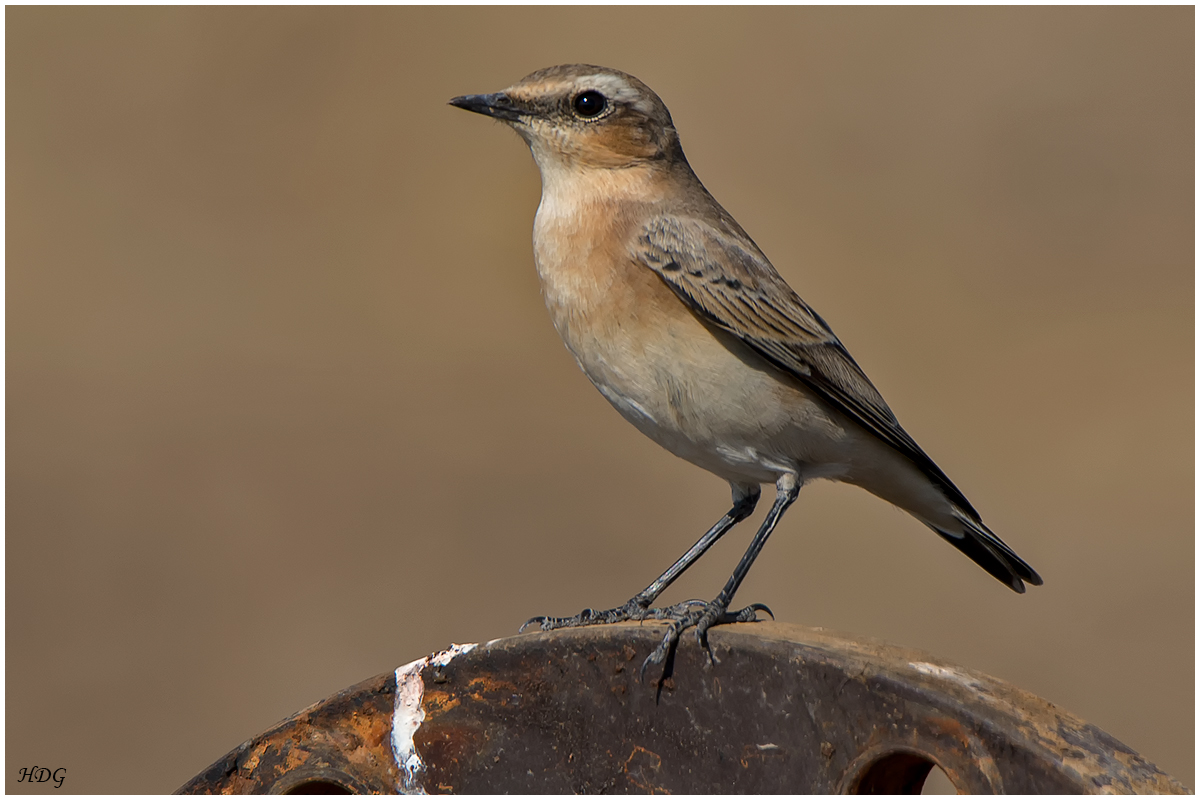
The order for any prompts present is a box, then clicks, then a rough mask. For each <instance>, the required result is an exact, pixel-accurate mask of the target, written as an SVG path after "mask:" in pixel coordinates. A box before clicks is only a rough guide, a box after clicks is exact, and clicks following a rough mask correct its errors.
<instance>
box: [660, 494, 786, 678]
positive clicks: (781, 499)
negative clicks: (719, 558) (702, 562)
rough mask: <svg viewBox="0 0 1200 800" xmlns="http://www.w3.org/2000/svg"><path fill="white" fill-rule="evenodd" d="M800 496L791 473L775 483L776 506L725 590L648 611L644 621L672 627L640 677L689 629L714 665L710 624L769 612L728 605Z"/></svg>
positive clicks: (762, 608)
mask: <svg viewBox="0 0 1200 800" xmlns="http://www.w3.org/2000/svg"><path fill="white" fill-rule="evenodd" d="M799 493H800V481H799V479H798V478H797V477H796V475H794V474H790V473H789V474H787V475H784V476H782V477H781V478H780V479H779V480H777V481H776V482H775V504H774V505H773V506H771V510H770V512H768V513H767V518H766V519H765V520H763V524H762V527H760V528H759V529H758V533H756V534H754V540H753V541H751V542H750V547H749V549H747V550H746V554H745V555H743V556H742V560H741V561H739V562H738V565H737V567H736V568H735V569H734V570H733V575H732V576H730V578H729V581H728V582H727V583H726V584H725V588H724V589H722V590H721V593H720V594H718V595H717V596H716V598H715V599H713V600H712V601H711V602H708V603H701V602H700V601H696V600H689V601H688V602H686V603H680V604H679V605H676V606H671V607H670V608H665V609H650V611H648V612H647V618H652V619H665V620H670V621H671V625H670V627H669V628H668V629H667V633H666V635H665V636H663V640H662V642H661V643H659V645H658V647H657V648H655V650H654V652H653V653H651V654H650V655H649V656H647V657H646V660H645V661H644V662H643V663H642V669H641V674H643V675H644V674H645V672H646V667H648V666H650V665H651V664H661V663H662V662H663V660H664V659H666V657H667V655H668V654H669V653H670V652H671V651H672V650H674V649H675V646H676V645H677V644H678V643H679V636H680V634H681V633H683V631H685V630H687V629H688V628H691V627H694V628H695V629H696V640H697V641H698V642H699V643H700V645H701V646H702V647H703V648H704V650H705V652H706V653H707V654H708V660H709V663H710V664H711V663H713V662H714V661H715V659H714V658H713V653H712V649H711V648H710V647H709V646H708V629H709V628H711V627H712V626H713V625H723V624H725V623H729V622H751V621H753V620H754V619H756V618H757V616H758V612H759V611H766V612H767V613H768V614H770V613H771V610H770V609H769V608H767V607H766V606H764V605H763V604H762V603H754V604H752V605H749V606H746V607H745V608H743V609H741V610H740V611H733V612H731V611H729V604H730V603H731V602H732V601H733V596H734V594H735V593H736V592H737V590H738V587H739V586H741V585H742V581H743V580H744V579H745V577H746V574H747V573H748V572H749V571H750V566H751V565H752V564H753V563H754V559H756V558H757V557H758V554H759V552H761V551H762V548H763V545H764V544H766V543H767V537H768V536H770V535H771V531H773V530H774V529H775V525H776V524H778V522H779V518H780V517H782V516H783V512H784V511H787V509H788V506H790V505H791V504H792V503H794V502H795V501H796V496H797V495H798V494H799ZM771 616H772V617H774V614H772V615H771Z"/></svg>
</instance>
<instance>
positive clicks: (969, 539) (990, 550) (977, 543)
mask: <svg viewBox="0 0 1200 800" xmlns="http://www.w3.org/2000/svg"><path fill="white" fill-rule="evenodd" d="M959 519H961V520H962V524H963V529H964V531H965V533H963V534H961V535H957V534H953V533H948V532H947V531H944V530H941V529H940V528H934V527H933V526H932V525H930V526H929V527H930V528H933V531H934V532H935V533H936V534H937V535H938V536H941V537H942V538H943V539H945V540H946V541H947V542H949V543H950V544H952V545H954V546H955V547H957V548H958V549H959V550H961V551H962V552H963V553H965V554H966V556H967V558H969V559H971V560H972V561H974V562H975V563H976V564H978V565H979V566H981V567H983V568H984V570H986V571H987V573H988V574H989V575H991V576H992V577H993V578H995V579H996V580H998V581H1000V582H1001V583H1003V584H1005V585H1006V586H1008V587H1009V588H1010V589H1012V590H1013V591H1014V592H1018V593H1021V594H1024V593H1025V581H1028V582H1029V583H1031V584H1033V585H1034V586H1041V585H1042V576H1040V575H1038V574H1037V572H1035V571H1034V569H1033V567H1031V566H1029V565H1028V564H1026V563H1025V561H1023V560H1022V559H1021V557H1020V556H1018V555H1017V554H1016V553H1014V552H1013V551H1012V548H1011V547H1009V546H1008V545H1006V544H1005V543H1004V542H1002V541H1001V540H1000V537H998V536H997V535H996V534H994V533H992V532H991V531H990V530H988V529H987V526H985V525H984V524H983V523H982V522H978V521H976V520H972V519H970V518H969V517H966V516H965V515H963V516H960V517H959Z"/></svg>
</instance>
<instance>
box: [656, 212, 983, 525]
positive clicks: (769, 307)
mask: <svg viewBox="0 0 1200 800" xmlns="http://www.w3.org/2000/svg"><path fill="white" fill-rule="evenodd" d="M734 224H735V225H736V223H734ZM721 227H726V226H721ZM744 236H745V234H743V233H741V231H740V230H728V231H726V230H720V229H718V228H717V227H714V226H713V225H712V224H710V223H708V222H705V221H702V220H696V219H679V218H666V217H660V218H658V219H656V220H654V221H652V222H650V223H649V224H648V225H647V226H646V227H645V228H644V229H643V230H642V233H641V235H640V237H639V238H638V241H637V246H636V252H635V258H636V259H637V260H638V261H640V262H641V263H642V264H644V265H645V266H647V267H649V268H650V269H652V270H654V272H656V273H658V275H659V277H661V278H662V279H663V280H664V281H665V282H666V284H667V285H668V286H669V287H671V289H672V290H673V291H674V292H675V294H676V295H677V296H678V297H679V298H680V299H682V300H683V301H684V302H685V303H687V305H688V306H689V307H690V308H691V309H692V310H693V311H695V312H696V313H698V314H700V315H701V316H702V317H704V318H705V319H706V320H707V321H709V322H711V323H713V324H716V325H718V326H719V327H721V328H723V329H724V330H727V331H729V332H730V333H732V334H734V335H736V336H737V337H738V338H740V339H742V340H743V341H744V342H746V344H748V345H749V346H750V347H752V348H753V349H754V350H756V351H757V352H758V353H760V354H761V355H762V356H763V357H764V358H766V359H767V360H769V361H770V362H771V363H772V364H774V365H775V366H776V367H777V368H778V369H780V370H782V371H783V372H785V373H788V374H791V375H793V376H794V377H796V378H797V379H799V380H800V381H803V382H804V384H805V385H807V386H809V387H810V388H812V389H813V390H815V391H816V392H817V393H818V394H820V395H821V396H822V397H823V398H825V400H826V401H828V402H829V403H830V404H832V405H833V406H834V407H835V408H837V409H839V410H840V411H842V412H843V413H845V414H847V415H848V416H850V417H851V418H852V419H855V420H856V421H858V422H859V423H860V424H861V425H863V427H865V428H866V429H867V430H869V431H871V433H873V434H875V435H876V436H877V437H879V438H880V439H881V440H883V441H884V442H886V443H887V444H889V445H890V446H892V447H894V448H895V449H896V450H898V451H899V452H901V453H902V454H904V455H905V456H907V457H908V458H909V459H910V460H911V461H912V462H913V463H914V464H916V466H917V467H918V468H919V469H921V471H922V472H924V473H925V474H926V475H928V476H929V478H930V479H931V480H933V481H934V482H935V483H936V484H937V485H938V486H940V487H941V488H942V490H943V491H944V492H945V493H946V496H947V498H948V499H949V500H950V501H951V502H953V503H954V504H955V505H956V506H958V507H959V508H960V509H961V510H962V511H964V512H965V513H967V514H968V515H970V516H971V517H973V518H974V519H976V520H978V519H979V514H978V513H977V512H976V511H975V509H974V508H972V507H971V504H970V502H968V500H967V498H966V497H964V496H963V494H962V492H960V491H959V490H958V488H957V487H956V486H955V485H954V484H953V483H951V482H950V479H949V478H948V477H946V474H945V473H943V472H942V470H941V469H940V468H939V467H938V466H937V464H935V463H933V460H932V459H930V458H929V456H927V455H926V454H925V452H924V451H923V450H921V448H920V447H918V446H917V443H916V442H915V441H913V439H912V437H911V436H909V435H908V433H907V432H905V430H904V429H903V428H902V427H900V423H899V422H898V421H897V420H896V417H895V415H894V414H893V413H892V411H891V409H890V408H888V406H887V403H885V402H884V400H883V397H882V396H881V395H880V394H879V391H878V390H877V389H876V388H875V387H874V386H873V385H872V384H871V382H870V381H869V380H868V379H867V376H866V375H865V374H864V373H863V371H862V369H861V368H859V366H858V364H856V363H855V362H854V359H853V358H851V357H850V354H849V353H848V352H846V349H845V347H843V346H842V343H841V342H840V341H838V338H837V337H836V336H835V335H834V334H833V331H831V330H830V329H829V326H828V325H826V324H825V321H824V320H822V319H821V318H820V317H819V316H818V315H817V313H816V312H815V311H813V310H812V309H811V308H809V306H808V304H807V303H805V302H804V301H803V300H802V299H800V297H799V296H798V295H797V294H796V293H795V292H794V291H792V289H791V287H790V286H788V285H787V283H785V282H784V280H783V278H782V277H780V275H779V273H777V272H776V271H775V268H774V267H772V266H771V264H770V262H769V261H767V259H766V257H765V256H764V255H763V254H762V252H761V251H759V250H758V248H757V247H755V246H754V245H753V243H752V242H749V240H748V238H743V237H744Z"/></svg>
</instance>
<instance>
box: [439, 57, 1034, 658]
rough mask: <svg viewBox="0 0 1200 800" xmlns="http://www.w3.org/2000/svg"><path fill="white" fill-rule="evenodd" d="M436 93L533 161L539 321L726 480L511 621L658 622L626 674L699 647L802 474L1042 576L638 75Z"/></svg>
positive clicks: (567, 77)
mask: <svg viewBox="0 0 1200 800" xmlns="http://www.w3.org/2000/svg"><path fill="white" fill-rule="evenodd" d="M450 103H451V104H452V105H454V106H457V107H459V108H463V109H466V110H468V111H474V112H477V113H479V114H486V115H487V116H490V117H494V118H496V119H498V120H502V121H503V122H505V123H507V124H508V125H509V126H510V127H512V128H513V130H515V131H516V132H517V133H518V134H520V136H521V137H522V138H523V139H524V140H525V142H526V143H527V144H528V145H529V149H530V151H532V153H533V158H534V160H535V161H536V162H537V166H538V169H539V170H540V171H541V176H542V199H541V204H540V205H539V206H538V210H537V216H536V218H535V220H534V225H533V250H534V260H535V263H536V265H537V272H538V277H539V278H540V279H541V287H542V294H543V296H544V298H545V301H546V306H547V308H548V309H549V310H550V316H551V318H552V319H553V321H554V326H555V328H556V329H557V330H558V333H559V335H560V336H562V338H563V341H564V342H565V343H566V345H567V347H568V349H570V351H571V353H572V354H573V355H574V356H575V360H576V361H577V362H578V363H579V366H580V368H581V369H582V370H583V372H584V374H585V375H587V377H588V379H589V380H591V382H592V383H593V384H594V385H595V386H596V388H597V389H599V390H600V393H601V394H603V395H604V397H605V398H607V399H608V401H609V402H610V403H612V405H613V406H614V407H615V408H616V409H617V411H618V412H620V414H621V416H623V417H624V418H625V419H626V420H628V421H629V422H631V423H632V424H633V425H634V426H636V427H637V428H638V430H640V431H641V432H642V433H644V434H646V435H647V436H649V437H650V438H651V439H653V440H654V441H655V442H657V443H658V444H660V445H662V446H663V447H665V448H666V449H667V450H669V451H671V452H672V453H674V454H675V455H677V456H679V457H680V458H683V459H686V460H688V461H690V462H692V463H693V464H695V465H697V466H699V467H702V468H704V469H706V470H708V471H710V472H712V473H714V474H716V475H719V476H720V477H722V478H724V479H725V480H727V481H729V485H730V487H731V488H732V491H733V507H732V508H731V509H730V510H729V512H728V513H727V514H726V515H725V516H724V517H722V518H721V519H720V520H719V521H718V522H717V523H716V524H715V525H713V527H712V528H711V529H710V530H709V531H708V532H707V533H705V534H704V536H702V537H701V538H700V540H699V541H698V542H696V544H695V545H693V546H692V547H691V549H689V550H688V551H687V552H686V553H685V554H684V555H683V556H682V557H681V558H680V559H679V560H678V561H677V562H675V564H673V565H672V566H671V568H670V569H668V570H667V571H666V572H664V573H663V574H662V575H661V576H660V577H659V578H658V579H657V580H655V581H654V582H653V583H652V584H650V585H649V586H648V587H646V589H644V590H643V591H641V592H640V593H638V594H637V595H635V596H634V597H633V598H631V599H630V600H629V601H628V602H627V603H625V604H624V605H623V606H620V607H618V608H613V609H610V610H607V611H594V610H592V609H586V610H584V611H582V612H580V613H579V614H577V615H575V616H573V617H534V618H533V619H531V620H530V621H529V622H528V623H526V626H528V625H531V624H539V625H540V627H541V629H542V630H553V629H555V628H562V627H574V626H579V625H594V624H600V623H609V622H619V621H622V620H644V619H660V620H666V621H668V622H669V623H670V625H669V628H668V630H667V632H666V634H665V636H664V637H663V640H662V642H661V644H660V645H659V646H658V647H657V648H656V649H655V651H654V652H653V653H651V655H650V657H649V658H647V660H646V662H645V664H644V665H643V670H644V669H645V666H646V664H650V663H659V662H662V661H663V660H664V659H665V658H666V656H667V655H668V654H669V653H670V652H671V651H672V650H673V648H674V647H675V645H676V643H677V642H678V639H679V636H680V634H681V632H682V631H684V630H686V629H687V628H689V627H693V626H694V627H695V628H696V635H697V638H698V639H699V641H700V643H701V644H702V645H703V646H704V647H705V648H706V650H708V647H707V636H706V632H707V630H708V629H709V628H710V627H711V626H712V625H716V624H720V623H726V622H737V621H750V620H753V619H754V618H755V617H756V615H757V612H758V611H760V610H761V611H767V609H766V607H765V606H763V605H761V604H754V605H751V606H748V607H746V608H743V609H741V610H739V611H730V610H729V605H730V603H731V602H732V601H733V597H734V594H735V593H736V592H737V589H738V586H739V585H740V584H741V582H742V580H743V579H744V578H745V577H746V573H747V572H748V571H749V570H750V566H751V564H752V563H753V562H754V559H755V558H756V557H757V556H758V554H759V552H760V551H761V550H762V547H763V545H764V544H765V543H766V541H767V537H768V536H770V534H771V531H772V530H773V529H774V528H775V526H776V524H777V523H778V522H779V518H780V517H781V516H782V515H783V513H784V511H786V510H787V508H788V506H790V505H791V504H792V503H793V502H794V501H795V499H796V495H797V493H798V492H799V491H800V487H801V486H803V485H804V484H805V483H806V482H808V481H810V480H813V479H816V478H825V479H829V480H835V481H843V482H845V483H851V484H854V485H856V486H861V487H862V488H864V489H866V490H867V491H869V492H871V493H872V494H874V495H876V496H878V497H881V498H883V499H884V500H886V501H888V502H889V503H893V504H894V505H897V506H899V507H900V508H902V509H904V510H905V511H907V512H908V513H910V514H912V515H913V516H914V517H916V518H917V519H918V520H920V521H921V522H923V523H925V524H926V525H928V526H929V527H930V528H932V529H933V531H934V532H935V533H937V534H938V535H939V536H941V537H942V538H943V539H945V540H946V541H947V542H949V543H950V544H952V545H954V546H955V547H957V548H958V549H959V550H961V551H962V552H963V553H965V554H966V555H967V556H968V557H969V558H971V559H972V560H973V561H975V563H977V564H979V566H981V567H983V569H985V570H987V572H988V573H990V574H991V575H993V576H994V577H996V578H997V579H999V580H1000V581H1001V582H1003V583H1004V584H1006V585H1007V586H1008V587H1009V588H1011V589H1013V590H1014V591H1016V592H1024V591H1025V582H1029V583H1032V584H1036V585H1040V584H1041V583H1042V579H1041V578H1040V577H1039V576H1038V574H1037V573H1036V572H1034V570H1033V568H1032V567H1030V566H1029V565H1028V564H1027V563H1025V562H1024V561H1023V560H1021V558H1020V557H1019V556H1017V554H1016V553H1014V552H1013V551H1012V550H1011V549H1010V548H1009V547H1008V545H1006V544H1005V543H1004V542H1002V541H1001V540H1000V539H999V537H997V536H996V535H995V534H994V533H992V532H991V531H990V530H988V528H987V526H986V525H984V524H983V521H982V520H981V519H980V516H979V513H978V512H977V511H976V510H975V509H974V508H972V507H971V504H970V503H969V502H968V501H967V498H966V497H964V496H963V493H962V492H960V491H959V490H958V488H957V487H955V485H954V484H953V483H951V482H950V479H949V478H948V477H946V475H945V473H943V472H942V470H941V469H939V468H938V466H937V465H936V464H934V463H933V460H932V459H930V457H929V456H927V455H926V454H925V452H924V451H923V450H921V448H920V447H918V446H917V443H916V442H915V441H913V439H912V437H911V436H909V435H908V433H907V432H905V430H904V429H903V428H902V427H900V423H899V422H897V421H896V417H895V415H894V414H893V413H892V411H891V409H889V408H888V406H887V403H885V402H884V400H883V397H882V396H881V395H880V394H879V392H878V391H877V390H876V389H875V387H874V386H873V385H871V382H870V381H869V380H867V376H866V375H865V374H863V371H862V370H861V369H860V368H859V366H858V364H856V363H855V362H854V359H853V358H851V357H850V354H849V353H848V352H846V348H845V347H843V346H842V343H841V342H840V341H838V338H837V337H836V336H834V334H833V331H831V330H830V329H829V326H828V325H827V324H826V323H825V321H824V320H823V319H821V317H820V316H818V315H817V313H816V312H815V311H813V310H812V308H810V307H809V306H808V304H807V303H805V302H804V301H803V300H802V299H800V297H799V295H797V294H796V293H795V292H794V291H793V290H792V288H791V287H790V286H788V285H787V283H785V282H784V280H783V278H782V277H780V275H779V273H778V272H776V271H775V268H774V267H772V266H771V262H769V261H768V260H767V257H766V256H765V255H763V252H762V251H761V250H759V249H758V246H757V245H756V244H755V243H754V242H753V240H751V238H750V237H749V236H747V235H746V232H745V231H743V230H742V227H741V226H740V225H738V223H737V222H736V221H735V220H734V219H733V217H731V216H730V215H729V213H728V212H726V211H725V209H724V208H722V207H721V206H720V204H719V203H717V201H716V200H714V199H713V197H712V195H710V194H709V193H708V191H707V190H706V189H705V188H704V185H703V184H702V183H701V182H700V179H699V178H697V177H696V174H695V173H694V172H693V171H692V168H691V167H690V166H689V165H688V162H687V159H686V158H685V157H684V155H683V149H682V148H681V146H680V143H679V135H678V133H676V131H675V126H674V124H673V122H672V121H671V115H670V113H669V112H668V111H667V107H666V106H665V105H664V104H663V102H662V100H660V99H659V97H658V95H656V94H655V93H654V92H653V91H651V90H650V88H649V87H648V86H646V85H645V84H644V83H642V82H641V81H639V80H638V79H637V78H635V77H633V76H632V75H627V74H625V73H623V72H619V71H618V70H615V69H608V68H605V67H596V66H589V65H584V64H570V65H563V66H557V67H550V68H548V69H543V70H539V71H538V72H534V73H533V74H531V75H529V76H527V77H525V78H523V79H522V80H520V81H518V82H517V83H515V84H513V85H512V86H511V87H509V88H508V89H505V90H504V91H501V92H497V93H495V94H483V95H468V96H463V97H456V98H454V99H453V100H451V101H450ZM768 482H771V483H774V484H775V491H776V493H775V502H774V505H773V506H772V508H771V510H770V513H768V514H767V517H766V520H765V521H764V522H763V523H762V526H761V527H760V528H759V530H758V533H757V534H755V536H754V539H753V541H752V542H751V544H750V548H749V549H748V550H747V551H746V554H745V555H744V556H743V557H742V560H741V561H740V562H739V563H738V565H737V567H736V569H734V572H733V575H732V577H730V579H729V582H728V583H726V584H725V587H724V588H723V589H722V590H721V592H720V593H719V594H718V595H717V596H716V598H714V599H713V600H712V601H711V602H707V603H706V602H703V601H699V600H692V601H688V602H685V603H680V604H678V605H674V606H669V607H665V608H653V607H652V606H653V603H654V601H655V599H656V598H657V597H658V596H659V595H660V594H661V593H662V591H663V590H664V589H666V588H667V587H668V586H669V585H670V584H671V582H672V581H674V580H675V579H676V578H678V577H679V576H680V575H681V574H682V573H683V572H684V570H686V569H687V568H688V567H689V566H691V565H692V564H693V563H694V562H695V561H696V560H697V559H698V558H700V556H702V555H704V553H705V551H707V550H708V549H709V548H710V547H711V546H712V545H713V544H714V543H715V542H716V541H717V540H718V539H719V538H721V536H723V535H724V534H725V533H726V532H727V531H729V529H730V528H732V527H733V526H734V525H736V524H737V523H738V522H740V521H742V520H743V519H745V518H746V517H748V516H750V514H751V513H752V512H753V511H754V507H755V505H756V504H757V503H758V499H759V495H760V488H759V486H760V484H763V483H768ZM768 613H770V612H769V611H768ZM708 653H709V657H710V660H711V650H708Z"/></svg>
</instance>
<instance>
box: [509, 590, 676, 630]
mask: <svg viewBox="0 0 1200 800" xmlns="http://www.w3.org/2000/svg"><path fill="white" fill-rule="evenodd" d="M664 610H665V609H659V608H647V607H646V606H645V605H643V604H641V603H639V602H638V599H637V598H636V597H635V598H633V599H632V600H629V601H628V602H626V603H625V605H623V606H621V607H619V608H610V609H608V610H607V611H597V610H595V609H594V608H585V609H584V610H583V611H580V612H579V613H578V614H576V615H575V616H573V617H533V618H532V619H530V620H529V621H528V622H526V623H525V624H524V625H522V626H521V628H520V630H519V631H518V633H523V632H524V631H525V629H526V628H528V627H530V626H533V625H536V626H537V628H538V630H542V631H553V630H557V629H559V628H581V627H583V626H585V625H610V624H612V623H614V622H625V621H627V620H642V619H659V618H658V617H654V616H652V615H653V613H654V612H657V611H664Z"/></svg>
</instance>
